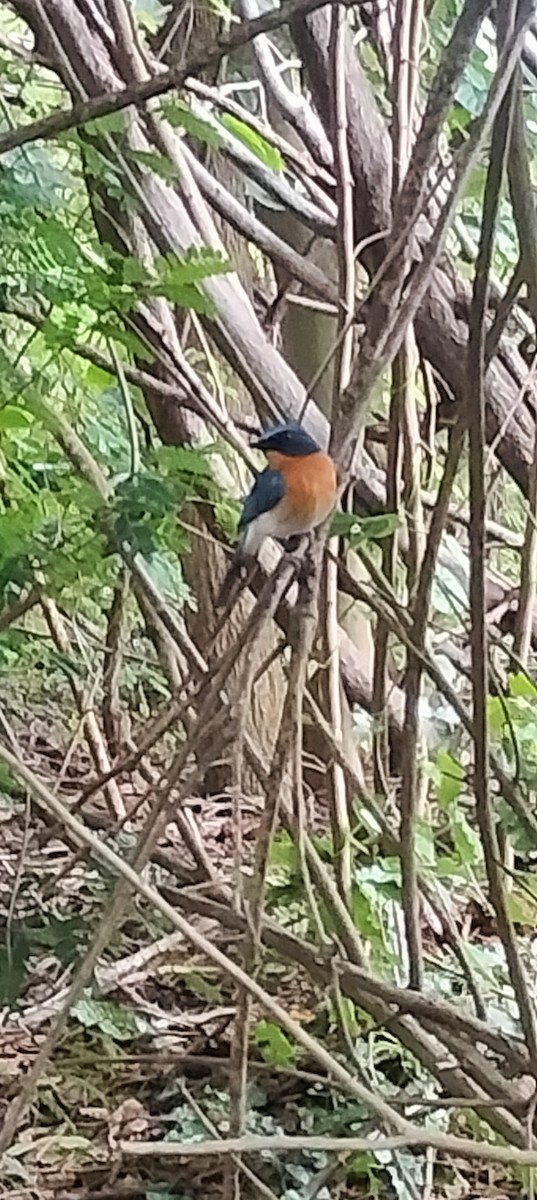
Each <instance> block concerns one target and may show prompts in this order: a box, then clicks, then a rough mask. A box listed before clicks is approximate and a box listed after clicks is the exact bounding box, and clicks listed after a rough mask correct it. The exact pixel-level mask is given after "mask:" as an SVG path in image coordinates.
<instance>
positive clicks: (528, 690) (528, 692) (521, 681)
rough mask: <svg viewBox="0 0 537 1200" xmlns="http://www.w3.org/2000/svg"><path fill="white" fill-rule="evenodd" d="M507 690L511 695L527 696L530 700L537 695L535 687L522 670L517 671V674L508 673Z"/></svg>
mask: <svg viewBox="0 0 537 1200" xmlns="http://www.w3.org/2000/svg"><path fill="white" fill-rule="evenodd" d="M509 691H510V693H511V695H512V696H522V697H527V698H528V699H530V700H534V699H535V696H537V687H536V686H535V684H534V682H533V680H532V679H529V678H528V676H527V675H526V674H525V673H524V671H519V673H518V674H517V675H509Z"/></svg>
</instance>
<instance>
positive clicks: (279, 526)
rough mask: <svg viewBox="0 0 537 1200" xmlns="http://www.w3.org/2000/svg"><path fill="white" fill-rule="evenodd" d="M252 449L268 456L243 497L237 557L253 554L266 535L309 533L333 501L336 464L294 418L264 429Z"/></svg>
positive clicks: (292, 535)
mask: <svg viewBox="0 0 537 1200" xmlns="http://www.w3.org/2000/svg"><path fill="white" fill-rule="evenodd" d="M252 448H253V449H255V450H262V451H263V453H264V454H265V456H266V458H267V460H268V464H269V465H268V467H266V468H265V470H264V471H262V472H261V473H260V474H259V475H258V476H257V478H256V480H255V483H254V486H253V488H252V490H251V492H250V493H249V494H248V496H247V497H246V499H245V501H244V503H243V507H242V512H241V516H240V520H239V526H238V535H239V536H238V544H237V549H236V553H235V558H236V561H238V562H239V563H240V562H242V563H243V562H244V561H245V560H246V559H248V558H255V557H256V556H257V553H258V551H259V549H260V547H261V545H262V543H263V542H264V540H265V538H267V537H273V538H278V539H280V540H285V539H287V538H291V537H295V536H296V535H298V534H305V533H310V532H311V530H313V529H316V528H317V526H319V525H322V523H323V521H325V520H326V518H327V517H329V516H330V513H331V512H332V509H333V508H334V507H335V504H336V500H337V490H338V481H337V473H336V468H335V465H334V463H333V462H332V459H331V458H330V457H329V455H328V454H325V453H324V452H323V451H322V450H321V448H320V446H319V445H318V444H317V442H316V441H315V439H314V438H313V437H312V436H311V434H309V433H307V432H306V430H305V429H304V428H303V426H302V425H300V424H299V422H298V421H289V422H288V423H287V424H285V425H276V426H274V427H273V428H271V429H268V430H267V431H266V433H262V434H261V436H260V437H259V438H257V440H256V441H255V442H253V443H252Z"/></svg>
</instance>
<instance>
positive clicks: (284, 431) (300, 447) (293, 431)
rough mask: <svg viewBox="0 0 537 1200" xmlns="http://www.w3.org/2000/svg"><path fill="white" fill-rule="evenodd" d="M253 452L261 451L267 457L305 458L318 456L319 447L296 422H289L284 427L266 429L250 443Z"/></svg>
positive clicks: (276, 426) (277, 426)
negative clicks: (271, 455)
mask: <svg viewBox="0 0 537 1200" xmlns="http://www.w3.org/2000/svg"><path fill="white" fill-rule="evenodd" d="M252 446H253V448H254V449H255V450H263V452H264V453H265V454H267V455H269V454H274V453H276V454H282V455H284V457H285V458H305V457H306V455H308V454H318V453H319V450H320V446H319V445H318V444H317V442H316V441H315V438H312V437H311V435H310V434H309V433H306V430H305V429H304V428H303V426H302V425H299V423H298V421H289V422H288V424H286V425H275V426H274V428H273V429H267V432H266V433H262V434H261V437H259V438H257V440H256V441H255V442H252Z"/></svg>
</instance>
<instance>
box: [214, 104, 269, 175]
mask: <svg viewBox="0 0 537 1200" xmlns="http://www.w3.org/2000/svg"><path fill="white" fill-rule="evenodd" d="M219 120H220V121H221V124H222V125H224V127H225V128H226V129H228V130H229V132H230V133H232V134H233V135H234V137H236V138H238V139H239V141H241V142H243V143H244V145H245V146H247V147H248V149H249V150H251V152H252V154H255V157H256V158H258V159H259V160H260V162H262V163H264V164H265V166H266V167H270V169H271V171H283V168H284V162H283V158H282V156H281V154H280V151H279V150H277V149H276V147H275V146H272V145H271V143H270V142H269V141H267V138H264V137H263V135H262V134H260V133H258V132H257V130H255V129H252V127H251V125H248V124H247V122H246V121H240V120H239V118H238V117H234V116H232V115H231V113H223V114H222V116H221V117H220V118H219Z"/></svg>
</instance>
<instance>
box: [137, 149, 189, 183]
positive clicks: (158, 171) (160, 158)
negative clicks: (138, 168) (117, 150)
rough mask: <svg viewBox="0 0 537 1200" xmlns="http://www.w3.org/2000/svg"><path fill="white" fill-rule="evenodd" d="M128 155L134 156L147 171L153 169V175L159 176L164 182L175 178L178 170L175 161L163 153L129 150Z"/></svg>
mask: <svg viewBox="0 0 537 1200" xmlns="http://www.w3.org/2000/svg"><path fill="white" fill-rule="evenodd" d="M130 157H131V158H135V159H136V161H137V162H139V163H141V164H142V166H144V167H147V169H148V170H149V171H154V172H155V175H158V176H160V178H161V179H164V180H165V181H166V183H169V182H170V181H171V180H173V179H177V175H178V170H177V167H176V165H175V163H173V162H172V161H171V159H169V158H166V156H165V155H164V154H157V153H156V151H154V150H131V151H130Z"/></svg>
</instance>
